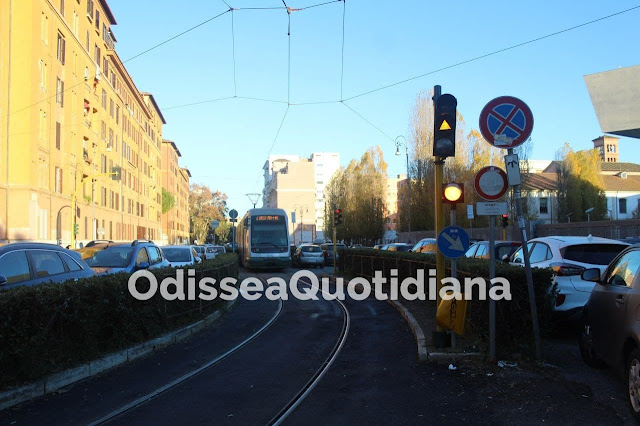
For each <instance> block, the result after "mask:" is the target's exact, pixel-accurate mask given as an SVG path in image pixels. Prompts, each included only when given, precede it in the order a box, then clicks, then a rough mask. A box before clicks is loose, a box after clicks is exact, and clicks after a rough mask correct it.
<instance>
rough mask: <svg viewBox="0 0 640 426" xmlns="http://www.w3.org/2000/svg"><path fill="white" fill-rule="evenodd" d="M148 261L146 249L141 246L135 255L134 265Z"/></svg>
mask: <svg viewBox="0 0 640 426" xmlns="http://www.w3.org/2000/svg"><path fill="white" fill-rule="evenodd" d="M143 262H144V263H147V264H148V263H149V256H147V249H145V248H144V247H142V248H141V249H140V251H139V252H138V255H137V256H136V266H140V264H141V263H143Z"/></svg>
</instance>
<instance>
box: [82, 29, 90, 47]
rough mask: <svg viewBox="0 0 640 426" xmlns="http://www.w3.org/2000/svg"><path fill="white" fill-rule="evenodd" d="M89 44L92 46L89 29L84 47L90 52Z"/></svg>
mask: <svg viewBox="0 0 640 426" xmlns="http://www.w3.org/2000/svg"><path fill="white" fill-rule="evenodd" d="M89 46H91V40H90V37H89V30H87V40H86V42H85V45H84V48H85V49H86V50H87V52H89Z"/></svg>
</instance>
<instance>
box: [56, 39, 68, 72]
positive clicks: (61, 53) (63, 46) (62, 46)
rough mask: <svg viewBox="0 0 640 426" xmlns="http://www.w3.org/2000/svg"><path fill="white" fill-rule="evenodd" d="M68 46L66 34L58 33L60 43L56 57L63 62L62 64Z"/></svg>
mask: <svg viewBox="0 0 640 426" xmlns="http://www.w3.org/2000/svg"><path fill="white" fill-rule="evenodd" d="M66 47H67V42H66V40H65V39H64V36H63V35H62V34H61V33H58V45H57V49H56V57H57V59H58V60H59V61H60V62H61V63H62V65H64V58H65V51H66Z"/></svg>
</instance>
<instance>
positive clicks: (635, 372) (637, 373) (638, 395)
mask: <svg viewBox="0 0 640 426" xmlns="http://www.w3.org/2000/svg"><path fill="white" fill-rule="evenodd" d="M627 376H628V379H627V380H628V385H629V404H630V405H631V412H632V413H633V415H634V416H635V418H636V420H640V350H638V349H634V350H633V351H631V353H630V354H629V357H628V359H627Z"/></svg>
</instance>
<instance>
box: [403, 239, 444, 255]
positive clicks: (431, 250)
mask: <svg viewBox="0 0 640 426" xmlns="http://www.w3.org/2000/svg"><path fill="white" fill-rule="evenodd" d="M437 248H438V241H437V240H436V239H435V238H423V239H421V240H420V241H418V242H417V243H416V244H415V245H414V246H413V247H412V248H411V250H410V251H411V252H414V253H428V254H435V253H436V250H437Z"/></svg>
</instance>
